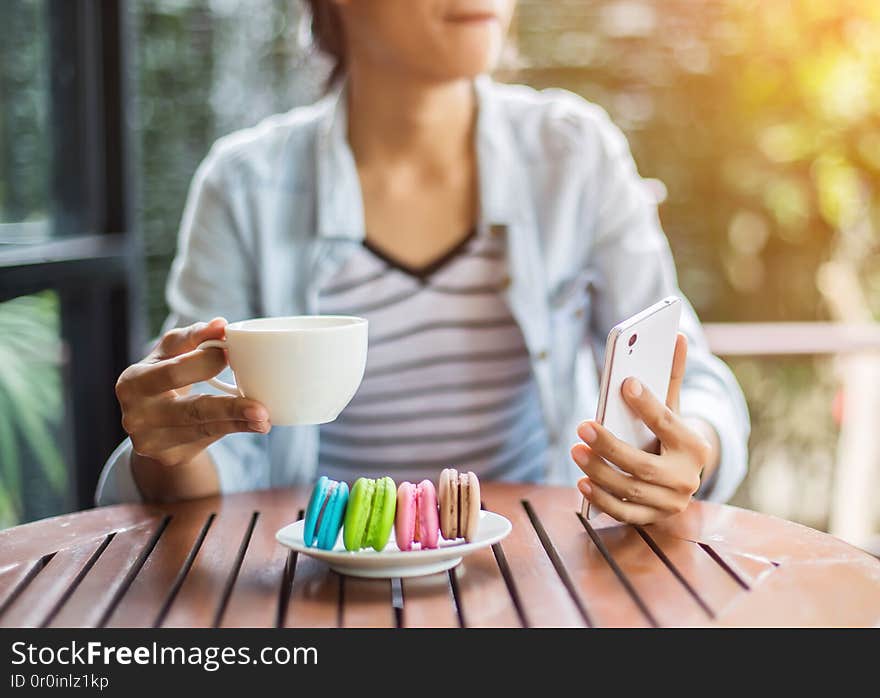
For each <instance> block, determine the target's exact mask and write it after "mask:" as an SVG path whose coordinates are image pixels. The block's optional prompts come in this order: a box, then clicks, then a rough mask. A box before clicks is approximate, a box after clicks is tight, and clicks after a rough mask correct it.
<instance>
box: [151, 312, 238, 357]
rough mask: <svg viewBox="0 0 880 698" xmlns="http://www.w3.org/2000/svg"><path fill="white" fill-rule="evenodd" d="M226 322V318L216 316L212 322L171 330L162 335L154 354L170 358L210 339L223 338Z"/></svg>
mask: <svg viewBox="0 0 880 698" xmlns="http://www.w3.org/2000/svg"><path fill="white" fill-rule="evenodd" d="M226 324H227V323H226V320H225V319H224V318H222V317H216V318H214V319H213V320H211V322H196V323H193V324H192V325H189V326H187V327H178V328H176V329H173V330H169V331H168V332H166V333H165V335H164V336H163V337H162V340H161V341H160V342H159V345H158V346H157V347H156V349H155V352H154V354H155V355H156V356H157V358H159V359H168V358H171V357H172V356H179V355H180V354H186V353H188V352H191V351H193V350H194V349H195V348H196V347H197V346H199V344H201V343H202V342H206V341H208V340H209V339H223V337H224V336H225V335H226Z"/></svg>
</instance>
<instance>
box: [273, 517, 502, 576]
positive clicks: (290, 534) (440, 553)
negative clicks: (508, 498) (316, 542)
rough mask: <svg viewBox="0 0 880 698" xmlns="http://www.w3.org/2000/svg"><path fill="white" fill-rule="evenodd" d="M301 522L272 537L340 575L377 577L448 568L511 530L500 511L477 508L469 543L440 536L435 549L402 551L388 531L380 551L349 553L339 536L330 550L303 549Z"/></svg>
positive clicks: (423, 572)
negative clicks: (474, 531)
mask: <svg viewBox="0 0 880 698" xmlns="http://www.w3.org/2000/svg"><path fill="white" fill-rule="evenodd" d="M303 524H304V522H303V521H297V522H296V523H292V524H290V525H289V526H285V527H284V528H282V529H281V530H280V531H278V533H276V534H275V538H276V539H277V540H278V542H279V543H281V544H282V545H286V546H287V547H288V548H292V549H293V550H295V551H296V552H298V553H302V554H304V555H310V556H311V557H313V558H315V559H317V560H322V561H323V562H326V563H327V564H328V565H329V566H330V569H332V570H335V571H336V572H339V573H340V574H347V575H349V576H351V577H378V578H388V577H418V576H421V575H424V574H433V573H435V572H442V571H443V570H448V569H449V568H451V567H455V566H456V565H457V564H458V563H459V562H461V559H462V558H463V557H464V556H465V555H469V554H470V553H472V552H474V551H475V550H480V549H481V548H486V547H488V546H490V545H492V544H494V543H497V542H498V541H500V540H501V539H502V538H504V537H505V536H507V534H508V533H510V529H511V525H510V521H508V520H507V519H505V518H504V517H503V516H501V515H500V514H495V513H493V512H491V511H481V512H480V528H479V530H478V532H477V537H476V538H475V539H474V540H472V541H471V542H470V543H465V542H464V540H463V539H462V540H457V541H454V540H451V541H450V540H444V539H443V538H441V539H440V547H439V548H436V549H433V550H419V549H418V548H416V549H415V550H407V551H402V550H400V549H399V548H398V547H397V543H396V541H395V540H394V531H393V530H392V531H391V539H390V540H389V541H388V545H386V546H385V549H384V550H383V551H382V552H376V551H375V550H373V549H369V550H361V551H358V552H354V553H351V552H348V551H347V550H346V549H345V547H344V546H343V544H342V535H340V536H339V538H338V539H337V540H336V546H335V547H334V548H333V550H320V549H319V548H307V547H306V545H305V543H304V542H303Z"/></svg>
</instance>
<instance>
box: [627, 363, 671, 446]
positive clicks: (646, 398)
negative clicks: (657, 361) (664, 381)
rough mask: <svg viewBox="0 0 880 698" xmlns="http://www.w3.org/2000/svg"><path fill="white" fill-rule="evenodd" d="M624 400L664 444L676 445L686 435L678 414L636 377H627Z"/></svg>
mask: <svg viewBox="0 0 880 698" xmlns="http://www.w3.org/2000/svg"><path fill="white" fill-rule="evenodd" d="M621 393H623V400H624V402H626V404H627V405H629V406H630V408H631V409H632V410H633V412H635V413H636V414H637V415H638V416H639V417H640V418H641V419H642V421H643V422H644V423H645V424H646V425H647V427H648V429H650V430H651V431H652V432H654V435H655V436H656V437H657V438H658V439H660V443H662V444H663V445H664V446H675V445H677V444H678V443H679V441H680V439H681V437H682V436H683V435H684V434H683V433H682V429H683V428H684V424H683V422H682V421H681V420H680V419H679V417H678V415H677V414H676V413H675V412H673V411H672V409H670V408H669V407H667V406H666V405H664V404H663V403H662V402H660V400H658V399H657V397H656V396H655V395H654V394H653V393H652V392H651V391H650V390H648V389H647V388H646V387H645V386H644V385H642V384H641V382H639V381H638V380H637V379H635V378H632V377H630V378H627V379H626V380H625V381H624V382H623V387H622V388H621Z"/></svg>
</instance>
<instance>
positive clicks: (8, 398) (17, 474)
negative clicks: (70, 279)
mask: <svg viewBox="0 0 880 698" xmlns="http://www.w3.org/2000/svg"><path fill="white" fill-rule="evenodd" d="M59 330H60V328H59V320H58V299H57V296H56V295H55V294H54V293H51V292H43V293H39V294H36V295H32V296H22V297H20V298H16V299H14V300H11V301H6V302H5V303H2V304H0V527H4V526H6V525H10V524H12V523H15V522H17V521H18V520H19V519H20V518H21V515H22V512H23V510H24V502H23V501H22V493H23V491H25V490H26V489H27V488H26V487H25V479H26V478H31V479H33V477H34V476H35V475H39V476H40V478H41V479H42V480H43V481H45V483H46V486H47V487H48V489H49V491H50V492H51V493H52V494H54V495H56V496H59V495H60V494H61V493H62V491H63V489H64V487H65V485H66V482H67V473H66V470H65V468H64V462H63V460H62V457H61V452H60V450H59V447H58V442H57V438H56V434H55V430H56V429H57V428H58V425H59V423H60V419H61V415H62V407H63V406H62V403H61V395H62V389H61V375H60V370H59V365H60V356H61V342H60V340H59V337H60V334H59ZM30 463H33V464H34V465H35V466H36V467H37V468H38V469H39V473H26V472H25V470H24V469H25V468H26V467H28V464H30Z"/></svg>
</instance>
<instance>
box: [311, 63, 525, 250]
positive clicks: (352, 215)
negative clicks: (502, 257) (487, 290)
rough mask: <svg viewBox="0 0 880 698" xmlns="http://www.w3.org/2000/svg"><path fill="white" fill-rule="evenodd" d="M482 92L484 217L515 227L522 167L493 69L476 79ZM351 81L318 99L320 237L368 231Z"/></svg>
mask: <svg viewBox="0 0 880 698" xmlns="http://www.w3.org/2000/svg"><path fill="white" fill-rule="evenodd" d="M474 90H475V93H476V96H477V129H476V149H477V169H478V179H479V187H480V191H479V199H480V220H479V226H480V228H481V229H482V230H486V229H488V228H491V227H493V226H505V227H509V226H511V225H514V224H515V223H516V222H517V221H518V220H519V219H520V218H521V215H522V205H523V203H524V198H523V196H522V195H521V193H520V191H519V190H520V189H521V187H520V186H519V182H520V181H521V177H522V174H523V173H522V172H521V171H520V170H521V168H519V167H516V163H515V160H514V157H513V155H514V148H513V137H512V133H511V131H510V126H509V123H508V122H507V120H506V119H505V118H504V116H503V115H502V114H501V113H500V110H499V104H498V100H497V97H496V94H495V89H494V83H493V81H492V79H491V78H490V77H489V76H487V75H481V76H479V77H477V78H476V79H475V80H474ZM346 92H347V90H346V87H345V83H344V82H343V83H341V84H340V85H338V86H337V87H335V88H334V89H333V90H332V91H331V92H330V93H328V94H327V95H326V96H325V97H324V98H323V99H322V100H321V101H320V102H319V103H318V105H317V108H318V109H319V120H318V133H317V141H316V147H317V153H316V156H317V161H316V162H317V171H316V179H317V226H318V235H319V236H320V237H330V238H344V239H349V240H355V241H360V240H363V238H364V236H365V230H364V209H363V196H362V193H361V188H360V181H359V180H358V174H357V166H356V165H355V161H354V156H353V155H352V152H351V148H350V147H349V145H348V125H347V115H348V110H347V100H346Z"/></svg>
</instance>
